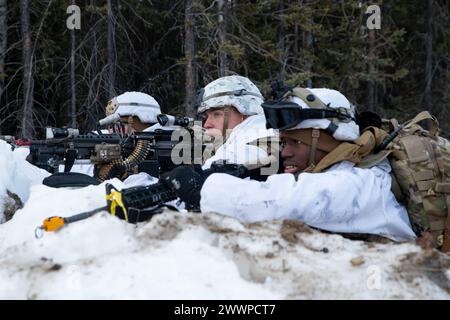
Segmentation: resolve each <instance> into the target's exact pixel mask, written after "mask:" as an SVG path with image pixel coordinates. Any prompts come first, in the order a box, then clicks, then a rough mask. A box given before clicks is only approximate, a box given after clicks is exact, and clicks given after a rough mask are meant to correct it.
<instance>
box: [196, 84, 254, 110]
mask: <svg viewBox="0 0 450 320" xmlns="http://www.w3.org/2000/svg"><path fill="white" fill-rule="evenodd" d="M200 95H201V96H200V97H199V107H198V113H203V112H205V111H206V110H208V109H210V108H221V107H225V106H233V107H235V108H236V109H237V110H238V111H239V112H240V113H242V114H244V115H249V116H251V115H255V114H262V113H263V109H262V107H261V104H262V102H263V96H262V95H261V92H260V91H259V89H258V88H257V87H256V86H255V84H254V83H253V82H251V81H250V80H249V79H248V78H245V77H241V76H226V77H222V78H219V79H216V80H214V81H213V82H211V83H209V84H208V85H207V86H206V87H205V88H204V89H203V90H202V91H201V94H200Z"/></svg>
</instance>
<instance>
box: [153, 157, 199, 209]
mask: <svg viewBox="0 0 450 320" xmlns="http://www.w3.org/2000/svg"><path fill="white" fill-rule="evenodd" d="M161 182H162V183H164V184H166V185H167V186H168V187H169V188H171V189H172V190H174V192H175V193H176V195H177V196H178V197H179V198H180V199H181V200H182V201H184V202H185V203H186V206H187V209H188V210H200V190H201V189H202V186H203V183H204V182H205V179H204V178H203V177H202V175H201V174H199V173H198V172H196V171H195V170H194V169H193V168H192V167H190V166H186V165H184V166H179V167H177V168H175V169H173V170H172V171H170V172H167V173H164V174H162V175H161Z"/></svg>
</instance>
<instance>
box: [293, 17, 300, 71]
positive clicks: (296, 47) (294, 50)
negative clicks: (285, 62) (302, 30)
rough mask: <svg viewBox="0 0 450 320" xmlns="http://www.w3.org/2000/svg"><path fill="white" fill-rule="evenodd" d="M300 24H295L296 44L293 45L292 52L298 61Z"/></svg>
mask: <svg viewBox="0 0 450 320" xmlns="http://www.w3.org/2000/svg"><path fill="white" fill-rule="evenodd" d="M298 31H299V30H298V24H297V23H296V24H295V25H294V44H293V46H292V52H293V54H294V61H296V62H298V59H299V56H298Z"/></svg>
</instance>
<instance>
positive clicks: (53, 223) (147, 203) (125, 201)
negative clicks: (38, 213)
mask: <svg viewBox="0 0 450 320" xmlns="http://www.w3.org/2000/svg"><path fill="white" fill-rule="evenodd" d="M265 160H268V161H270V162H271V161H275V160H276V159H275V157H273V156H270V157H268V159H265ZM269 164H270V163H269ZM265 166H267V164H266V161H264V162H261V163H257V164H255V165H253V166H251V165H247V166H245V165H239V164H216V163H213V164H212V165H211V168H210V169H207V170H203V172H202V175H203V177H204V178H205V179H206V178H207V177H208V176H209V175H211V174H213V173H226V174H230V175H233V176H235V177H238V178H246V177H255V176H256V175H257V174H258V173H259V170H260V169H261V168H262V167H265ZM266 178H267V177H266ZM175 199H177V196H176V193H175V192H174V190H172V189H171V188H170V187H168V186H167V185H166V184H164V183H155V184H152V185H149V186H145V187H132V188H127V189H122V190H121V191H118V190H117V189H116V188H114V186H113V185H111V184H109V183H107V184H106V202H107V203H106V206H104V207H100V208H97V209H94V210H91V211H87V212H83V213H80V214H77V215H74V216H71V217H67V218H63V217H58V216H54V217H50V218H47V219H45V220H44V222H43V223H42V225H41V226H40V227H38V228H36V232H35V234H36V237H37V238H40V237H41V236H42V234H43V231H47V232H51V231H57V230H59V229H61V228H62V227H63V226H65V225H68V224H70V223H72V222H76V221H80V220H84V219H87V218H89V217H91V216H93V215H94V214H96V213H98V212H101V211H108V212H109V213H110V214H111V215H113V216H117V217H119V218H121V219H123V220H126V221H127V222H130V223H137V222H142V221H146V220H149V219H151V217H153V215H155V214H157V213H160V212H161V208H162V207H163V206H165V203H166V202H168V201H172V200H175Z"/></svg>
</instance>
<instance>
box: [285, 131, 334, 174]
mask: <svg viewBox="0 0 450 320" xmlns="http://www.w3.org/2000/svg"><path fill="white" fill-rule="evenodd" d="M280 141H281V148H282V149H281V158H282V159H283V167H284V172H285V173H293V174H296V173H301V172H302V171H303V170H305V169H306V168H307V167H308V165H309V153H310V150H311V147H310V146H309V145H307V144H304V143H302V142H301V141H299V140H295V139H292V138H288V137H285V136H283V133H282V132H281V133H280ZM326 155H327V153H326V152H324V151H322V150H316V155H315V162H316V163H318V162H319V161H320V160H321V159H322V158H323V157H325V156H326Z"/></svg>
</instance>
